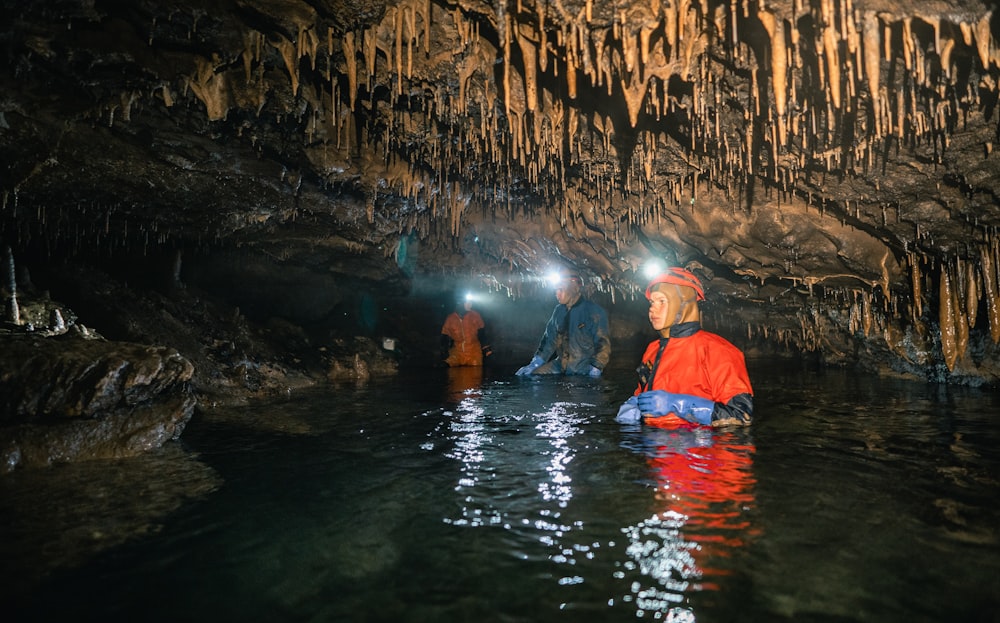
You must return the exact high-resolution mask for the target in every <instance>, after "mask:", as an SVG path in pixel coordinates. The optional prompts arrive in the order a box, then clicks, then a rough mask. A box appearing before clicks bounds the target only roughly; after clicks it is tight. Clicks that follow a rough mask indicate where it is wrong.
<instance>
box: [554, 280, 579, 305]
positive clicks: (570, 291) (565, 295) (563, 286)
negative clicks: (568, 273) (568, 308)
mask: <svg viewBox="0 0 1000 623" xmlns="http://www.w3.org/2000/svg"><path fill="white" fill-rule="evenodd" d="M579 296H580V284H578V283H577V282H576V281H575V280H573V279H566V280H564V281H563V282H562V283H560V284H559V285H558V286H556V300H557V301H559V304H560V305H566V304H568V303H572V302H573V301H575V300H576V299H577V297H579Z"/></svg>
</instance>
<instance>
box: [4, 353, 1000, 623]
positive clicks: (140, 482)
mask: <svg viewBox="0 0 1000 623" xmlns="http://www.w3.org/2000/svg"><path fill="white" fill-rule="evenodd" d="M750 369H751V378H752V380H753V382H754V387H755V392H756V394H757V399H756V404H757V414H756V415H757V417H756V421H755V423H754V425H753V426H752V427H750V428H749V429H737V430H708V429H693V430H691V429H679V430H661V429H655V428H650V427H643V426H622V425H619V424H617V423H615V422H614V420H613V418H614V414H615V412H616V410H617V406H618V404H620V403H621V401H622V400H623V399H624V398H625V397H626V396H627V395H628V394H629V393H630V391H631V388H632V387H633V385H634V373H633V372H631V371H629V370H626V369H612V370H609V372H608V374H607V375H606V377H605V378H603V379H600V380H596V381H594V380H590V379H572V378H541V379H520V378H517V377H514V376H512V375H511V374H510V372H509V371H507V370H503V371H490V370H487V371H486V372H485V376H484V375H482V374H481V373H480V372H479V371H477V370H473V369H464V370H434V371H426V372H404V373H402V374H401V375H400V376H399V377H398V378H395V379H386V380H380V381H376V382H372V383H369V384H367V385H365V386H340V387H337V388H324V389H318V390H309V391H305V392H297V393H293V394H292V395H291V396H289V397H288V398H287V399H283V400H281V401H277V402H275V403H273V404H267V405H256V406H253V407H249V408H241V409H231V410H220V409H216V410H209V411H207V412H205V413H203V414H201V413H200V414H198V415H197V416H196V417H195V418H194V419H193V420H192V422H191V424H190V425H189V427H188V429H187V430H186V431H185V433H184V437H183V441H182V443H179V444H171V445H172V446H173V447H172V448H167V449H165V450H164V451H162V452H160V453H157V454H156V455H154V456H151V457H146V458H144V459H140V460H137V461H132V462H124V463H117V464H111V465H109V464H103V463H101V464H95V465H90V466H85V467H80V466H61V467H58V468H54V469H53V470H48V471H47V473H46V474H43V475H40V474H32V473H30V472H18V473H15V474H14V475H12V477H10V478H6V479H0V493H2V494H3V495H4V496H5V497H6V498H7V499H8V501H9V504H8V503H7V502H5V506H7V508H6V510H5V511H4V521H3V523H2V524H0V529H2V530H3V532H2V535H3V542H4V544H3V546H2V550H0V554H2V555H4V556H3V557H4V559H5V560H6V561H7V562H5V563H3V565H4V567H3V568H4V571H5V575H9V576H16V578H17V579H16V581H8V582H7V583H6V587H5V588H4V589H0V597H2V598H3V601H2V603H0V605H2V606H3V607H4V611H5V612H7V613H13V614H14V618H13V620H17V621H35V620H37V621H42V620H44V621H54V620H60V619H66V620H73V621H108V620H142V621H178V620H183V621H304V622H321V621H371V622H375V621H394V622H398V621H427V622H444V621H477V622H478V621H503V622H518V621H525V622H527V621H557V620H558V621H574V622H586V621H635V620H650V621H698V622H702V623H708V622H719V621H786V620H787V621H824V622H827V621H879V622H885V621H908V622H912V621H990V622H993V621H997V620H998V618H997V616H998V615H997V614H996V613H997V612H998V611H1000V573H998V572H1000V539H998V529H1000V501H998V499H1000V476H998V474H1000V470H998V466H1000V449H998V448H1000V427H998V425H997V421H996V418H997V414H998V413H1000V399H998V395H997V394H996V393H993V392H989V391H984V390H979V389H968V388H955V387H944V386H934V385H924V384H920V383H912V382H905V381H900V380H893V379H880V378H874V377H872V376H870V375H867V374H859V373H854V372H851V371H843V370H832V371H831V370H810V369H803V367H801V366H790V365H787V364H781V363H774V362H767V361H757V362H755V361H751V362H750ZM57 482H60V483H63V484H62V485H61V486H62V487H63V489H62V490H60V489H57V488H54V487H56V485H55V483H57ZM66 483H76V485H73V484H69V485H67V484H66ZM95 486H97V489H96V490H97V491H103V492H104V493H103V494H100V493H99V494H92V495H91V494H88V496H86V497H84V496H81V495H73V494H71V493H69V491H70V490H72V491H94V490H95V489H94V487H95ZM53 491H55V493H53ZM102 496H103V497H102ZM5 619H7V617H5ZM7 620H11V619H7Z"/></svg>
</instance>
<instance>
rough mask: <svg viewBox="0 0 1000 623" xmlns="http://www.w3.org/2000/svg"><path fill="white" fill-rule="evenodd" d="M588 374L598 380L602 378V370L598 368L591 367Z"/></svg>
mask: <svg viewBox="0 0 1000 623" xmlns="http://www.w3.org/2000/svg"><path fill="white" fill-rule="evenodd" d="M587 374H589V375H590V376H592V377H594V378H595V379H596V378H597V377H599V376H601V369H600V368H598V367H597V366H590V372H588V373H587Z"/></svg>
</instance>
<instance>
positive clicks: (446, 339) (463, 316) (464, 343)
mask: <svg viewBox="0 0 1000 623" xmlns="http://www.w3.org/2000/svg"><path fill="white" fill-rule="evenodd" d="M455 303H456V304H455V311H453V312H452V313H450V314H449V315H448V317H447V318H445V321H444V326H442V327H441V346H442V347H443V349H446V351H447V357H446V358H445V360H444V362H445V363H446V364H447V365H448V367H450V368H454V367H458V366H481V365H483V354H484V348H483V343H484V342H485V340H486V323H484V322H483V317H482V316H480V315H479V312H477V311H476V310H474V309H472V300H471V299H469V298H468V297H467V296H466V297H461V298H459V299H458V300H457V301H456V302H455ZM485 351H486V353H489V346H487V347H486V348H485Z"/></svg>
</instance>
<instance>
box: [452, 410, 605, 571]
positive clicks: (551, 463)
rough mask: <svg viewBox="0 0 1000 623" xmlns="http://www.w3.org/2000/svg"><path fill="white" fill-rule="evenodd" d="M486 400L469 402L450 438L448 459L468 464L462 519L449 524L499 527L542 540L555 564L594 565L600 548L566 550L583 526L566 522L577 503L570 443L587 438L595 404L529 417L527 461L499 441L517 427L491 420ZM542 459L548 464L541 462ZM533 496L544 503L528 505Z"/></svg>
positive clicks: (522, 447) (461, 486) (461, 488)
mask: <svg viewBox="0 0 1000 623" xmlns="http://www.w3.org/2000/svg"><path fill="white" fill-rule="evenodd" d="M478 398H479V397H478V395H473V396H467V397H465V398H463V399H462V400H461V401H460V402H459V404H458V405H457V408H456V409H455V411H454V413H453V414H452V416H451V420H450V425H449V426H450V428H449V432H450V434H451V435H452V439H453V442H454V449H453V450H452V451H451V452H449V453H448V454H447V455H446V456H448V457H449V458H452V459H455V460H457V461H459V462H460V464H461V475H460V477H459V480H458V482H457V484H456V486H455V490H456V491H457V492H460V493H461V494H463V497H462V509H461V516H460V517H457V518H453V519H452V518H445V519H444V521H445V522H446V523H450V524H452V525H456V526H464V527H486V526H499V527H502V528H504V529H505V530H510V531H512V532H514V533H516V534H517V535H519V537H524V538H529V539H537V542H539V543H541V544H542V545H543V546H544V547H545V548H546V549H549V550H551V551H553V553H551V554H549V556H548V557H547V558H548V560H550V561H552V562H554V563H556V564H560V565H571V566H572V565H575V564H576V559H577V557H578V556H584V557H586V558H588V559H589V558H593V555H594V554H593V549H596V548H597V547H600V544H598V543H594V544H591V545H578V544H574V545H564V544H563V543H562V541H563V539H565V538H566V537H567V535H569V534H570V533H572V532H574V531H580V530H581V529H582V527H583V524H582V522H579V521H576V522H566V521H564V520H563V518H562V516H561V515H562V512H563V509H565V508H566V507H567V505H568V504H569V503H570V501H571V500H572V499H573V476H572V474H571V472H570V468H571V466H572V464H573V460H574V458H575V456H576V450H575V449H574V447H573V445H572V444H571V443H570V440H571V439H572V438H573V437H575V436H577V435H580V434H582V433H583V429H582V428H581V424H583V423H584V421H585V418H584V417H583V416H582V415H581V414H580V413H579V411H580V410H581V407H588V406H593V405H586V404H581V403H576V402H555V403H552V404H550V405H549V406H548V408H547V409H546V410H544V411H541V412H536V413H533V414H531V415H530V416H527V417H529V418H530V421H531V422H532V423H533V424H534V430H535V435H534V437H533V441H532V442H530V443H527V444H524V443H519V444H518V445H517V449H518V450H519V451H521V452H525V453H526V455H525V456H524V457H514V456H511V455H509V454H504V444H503V443H502V439H501V440H500V441H499V442H498V439H497V435H498V431H500V430H501V429H502V428H503V427H504V426H506V425H508V424H509V420H504V419H501V418H497V417H494V418H493V419H491V417H490V415H489V414H487V413H484V410H483V408H482V405H481V404H479V403H478ZM522 441H523V440H522ZM539 458H541V459H542V461H544V462H542V463H540V462H539ZM512 468H513V469H512ZM531 490H533V491H534V492H535V493H536V494H537V496H539V497H538V498H535V499H526V498H525V493H526V492H527V491H531ZM501 505H502V506H501ZM556 581H557V582H558V583H559V584H561V585H573V584H579V583H582V582H583V578H582V577H581V576H579V575H576V574H567V575H566V576H564V577H561V578H558V579H557V580H556Z"/></svg>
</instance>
